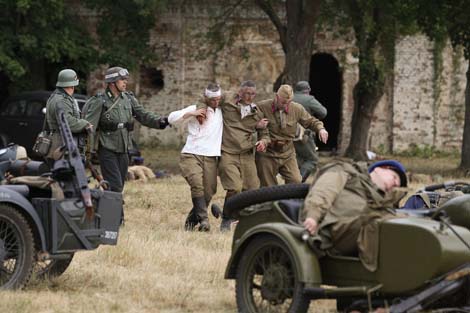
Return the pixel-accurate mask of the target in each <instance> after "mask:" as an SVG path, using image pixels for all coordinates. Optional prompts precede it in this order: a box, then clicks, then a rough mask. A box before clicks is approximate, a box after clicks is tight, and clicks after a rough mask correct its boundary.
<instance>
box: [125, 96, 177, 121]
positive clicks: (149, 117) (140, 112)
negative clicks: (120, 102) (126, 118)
mask: <svg viewBox="0 0 470 313" xmlns="http://www.w3.org/2000/svg"><path fill="white" fill-rule="evenodd" d="M129 97H131V103H132V111H133V113H134V116H135V118H136V120H138V121H139V122H140V123H141V124H142V125H144V126H147V127H151V128H158V129H164V128H166V127H167V126H168V125H169V123H168V118H166V117H164V116H160V115H158V114H155V113H153V112H150V111H147V110H145V109H144V107H143V106H142V105H141V104H140V103H139V101H137V99H136V98H135V97H134V96H133V95H129Z"/></svg>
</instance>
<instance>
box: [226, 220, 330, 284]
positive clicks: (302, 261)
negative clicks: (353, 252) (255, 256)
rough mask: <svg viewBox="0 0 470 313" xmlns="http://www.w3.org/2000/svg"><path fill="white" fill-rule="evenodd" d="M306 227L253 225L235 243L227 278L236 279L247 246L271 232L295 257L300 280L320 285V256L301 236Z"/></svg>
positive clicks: (271, 224) (268, 224) (282, 224)
mask: <svg viewBox="0 0 470 313" xmlns="http://www.w3.org/2000/svg"><path fill="white" fill-rule="evenodd" d="M303 231H304V229H303V228H302V227H299V226H293V225H289V224H285V223H266V224H260V225H258V226H255V227H253V228H252V229H250V230H249V231H247V232H246V233H244V234H243V236H242V237H241V238H240V239H237V240H236V241H235V242H234V243H233V247H232V255H231V257H230V260H229V262H228V265H227V269H226V271H225V278H226V279H234V278H235V277H236V271H237V267H238V263H239V261H240V259H241V256H242V254H243V251H244V250H245V248H246V246H247V245H248V244H249V243H250V242H251V241H252V240H253V239H254V238H255V237H257V236H260V235H264V234H270V235H273V236H275V237H277V238H279V239H280V240H281V241H282V242H283V243H284V244H285V245H286V246H287V248H288V249H289V251H290V253H291V254H292V255H293V257H294V262H295V264H296V268H298V269H299V280H300V281H301V282H303V283H305V284H308V285H320V284H321V282H322V278H321V271H320V265H319V262H318V258H317V256H316V255H315V253H314V252H313V250H312V249H311V248H310V247H309V246H308V243H307V242H305V241H303V240H302V238H301V236H302V232H303Z"/></svg>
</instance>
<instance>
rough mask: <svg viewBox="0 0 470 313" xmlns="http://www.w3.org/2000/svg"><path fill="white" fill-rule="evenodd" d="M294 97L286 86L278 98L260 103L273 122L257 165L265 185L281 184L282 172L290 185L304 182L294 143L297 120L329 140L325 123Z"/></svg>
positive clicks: (270, 123)
mask: <svg viewBox="0 0 470 313" xmlns="http://www.w3.org/2000/svg"><path fill="white" fill-rule="evenodd" d="M293 98H294V93H293V90H292V87H291V86H289V85H282V86H281V87H279V90H278V91H277V93H276V95H275V97H274V99H268V100H264V101H261V102H259V103H258V108H259V110H260V111H261V112H262V113H263V114H264V116H265V117H266V118H267V119H268V121H269V124H268V130H269V136H270V139H271V142H270V143H269V144H268V147H267V149H266V152H257V153H256V167H257V170H258V177H259V179H260V182H261V186H262V187H265V186H273V185H277V178H276V175H277V174H278V173H279V174H281V176H282V177H283V178H284V181H285V182H286V184H290V183H300V182H301V181H302V177H301V176H300V171H299V168H298V165H297V160H296V156H295V149H294V144H293V140H294V138H295V136H296V132H297V123H299V124H300V125H301V126H302V127H304V128H306V129H310V130H312V131H314V132H315V133H316V134H317V135H318V137H319V138H320V140H321V141H322V142H324V143H326V141H327V140H328V132H327V131H326V129H325V128H324V126H323V123H322V122H321V121H320V120H318V119H317V118H316V117H313V116H311V115H310V114H309V113H308V112H307V111H306V110H305V109H304V107H303V106H302V105H301V104H299V103H296V102H293V101H292V100H293Z"/></svg>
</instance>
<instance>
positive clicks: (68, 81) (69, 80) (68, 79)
mask: <svg viewBox="0 0 470 313" xmlns="http://www.w3.org/2000/svg"><path fill="white" fill-rule="evenodd" d="M78 83H79V80H78V77H77V73H76V72H75V71H74V70H71V69H65V70H62V71H60V72H59V75H57V83H56V84H55V85H56V87H74V86H77V85H78Z"/></svg>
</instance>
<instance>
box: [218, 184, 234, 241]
mask: <svg viewBox="0 0 470 313" xmlns="http://www.w3.org/2000/svg"><path fill="white" fill-rule="evenodd" d="M236 194H237V192H236V191H234V190H228V191H227V194H226V195H225V201H224V209H223V211H222V222H220V231H221V232H223V233H225V232H228V231H230V226H231V225H232V223H233V222H234V220H233V219H231V218H230V217H229V216H228V215H227V212H226V211H225V203H227V200H228V199H229V198H230V197H232V196H234V195H236Z"/></svg>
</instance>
